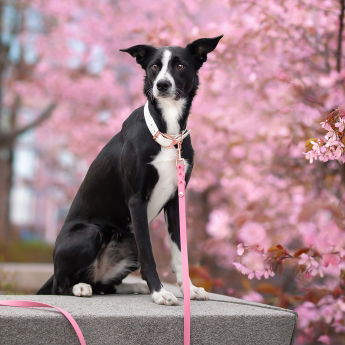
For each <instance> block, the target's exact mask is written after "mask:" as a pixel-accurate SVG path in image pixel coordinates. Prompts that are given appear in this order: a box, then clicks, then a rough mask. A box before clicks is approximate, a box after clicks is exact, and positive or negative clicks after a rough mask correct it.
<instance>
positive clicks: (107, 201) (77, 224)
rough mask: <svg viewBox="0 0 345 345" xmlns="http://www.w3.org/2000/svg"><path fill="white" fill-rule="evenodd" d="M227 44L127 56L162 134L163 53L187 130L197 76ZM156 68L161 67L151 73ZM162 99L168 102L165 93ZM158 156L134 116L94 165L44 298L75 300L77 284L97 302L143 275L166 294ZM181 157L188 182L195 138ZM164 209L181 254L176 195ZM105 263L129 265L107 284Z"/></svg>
mask: <svg viewBox="0 0 345 345" xmlns="http://www.w3.org/2000/svg"><path fill="white" fill-rule="evenodd" d="M221 37H222V36H219V37H215V38H211V39H199V40H197V41H194V42H192V43H191V44H189V45H187V47H186V48H181V47H163V48H154V47H152V46H147V45H137V46H134V47H131V48H128V49H125V50H123V51H125V52H127V53H129V54H130V55H132V56H133V57H135V58H136V60H137V62H138V63H139V64H140V65H141V67H142V68H143V69H144V70H145V72H146V75H145V83H144V93H145V95H146V96H147V97H148V101H149V109H150V113H151V115H152V117H153V118H154V120H155V122H156V124H157V126H158V128H159V130H160V131H161V132H163V133H165V132H166V130H167V124H166V123H165V121H164V119H163V117H162V113H161V110H160V108H159V107H158V106H157V100H156V98H155V97H153V95H152V86H153V82H154V80H155V78H156V76H157V74H158V73H159V68H160V67H161V56H162V52H163V51H164V49H169V50H170V51H171V53H172V59H171V62H170V65H169V72H170V73H171V76H172V77H173V78H174V81H175V83H176V87H177V90H178V92H177V93H176V95H175V99H176V100H177V99H179V98H184V99H186V106H185V107H184V111H183V114H182V116H181V118H180V120H179V125H180V129H181V130H183V129H185V128H186V124H187V119H188V115H189V111H190V108H191V104H192V100H193V98H194V96H195V94H196V91H197V88H198V83H199V81H198V70H199V68H200V67H201V66H202V64H203V63H204V62H205V61H206V59H207V54H208V53H209V52H211V51H212V50H213V49H214V48H215V47H216V46H217V44H218V41H219V40H220V38H221ZM153 64H155V65H156V67H154V68H152V66H153ZM177 64H183V65H184V68H183V69H182V70H178V69H177V68H175V66H176V65H177ZM157 66H158V69H157ZM161 94H162V97H164V96H165V95H164V92H162V93H161ZM160 150H161V147H160V145H159V144H158V143H156V142H155V141H154V140H153V139H152V136H151V134H150V132H149V130H148V128H147V126H146V124H145V120H144V116H143V107H140V108H138V109H136V110H135V111H134V112H133V113H132V114H131V115H130V116H129V117H128V118H127V120H126V121H125V122H124V123H123V126H122V129H121V131H120V132H119V133H118V134H116V135H115V136H114V137H113V138H112V139H111V140H110V141H109V142H108V144H107V145H106V146H105V147H104V148H103V149H102V150H101V152H100V153H99V154H98V156H97V157H96V159H95V160H94V161H93V163H92V164H91V166H90V168H89V170H88V172H87V174H86V176H85V178H84V180H83V182H82V184H81V186H80V188H79V190H78V192H77V194H76V196H75V198H74V200H73V203H72V205H71V208H70V210H69V213H68V215H67V218H66V220H65V223H64V225H63V227H62V229H61V232H60V233H59V235H58V237H57V240H56V244H55V249H54V275H53V276H52V277H51V278H50V279H49V280H48V281H47V282H46V283H45V284H44V286H42V288H41V289H40V290H39V291H38V294H71V293H72V288H73V286H74V285H75V284H78V283H79V282H83V283H87V284H90V285H91V286H92V290H93V293H96V294H97V293H114V292H116V289H115V287H114V286H115V285H118V284H120V283H121V281H122V279H123V278H125V277H126V276H127V275H128V273H130V272H132V271H134V270H136V269H138V268H139V267H141V274H142V277H143V279H145V280H146V282H147V284H148V287H149V289H150V292H151V293H153V292H154V291H159V290H160V289H161V282H160V279H159V277H158V274H157V271H156V265H155V261H154V257H153V255H152V248H151V242H150V236H149V226H148V216H147V205H148V202H149V200H150V195H151V192H152V191H153V188H154V186H155V184H156V183H157V181H158V178H159V176H158V171H157V170H156V169H155V167H154V166H153V165H152V164H150V163H151V162H152V160H153V159H154V157H155V156H157V154H158V153H159V152H160ZM182 152H183V157H184V158H185V159H186V160H187V162H188V163H189V168H188V170H187V171H186V181H187V182H188V180H189V179H190V176H191V171H192V167H193V148H192V144H191V139H190V136H187V137H186V138H185V140H184V141H183V145H182ZM162 208H164V212H165V214H166V218H167V221H168V230H169V234H170V236H171V239H172V241H173V242H174V243H176V244H177V246H178V248H180V235H179V216H178V196H177V191H176V192H175V193H174V194H173V196H172V198H171V199H170V200H168V201H167V202H166V204H165V205H162ZM105 256H107V258H106V260H107V262H108V265H110V266H111V265H116V264H117V263H118V262H119V261H120V260H122V259H128V263H127V265H126V267H123V268H122V270H121V272H117V273H116V275H114V276H112V277H108V278H109V279H106V280H104V281H103V282H102V281H101V278H102V277H98V278H97V277H95V269H96V268H95V263H96V262H98V263H100V262H101V261H102V260H105V258H104V257H105Z"/></svg>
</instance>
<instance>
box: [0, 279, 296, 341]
mask: <svg viewBox="0 0 345 345" xmlns="http://www.w3.org/2000/svg"><path fill="white" fill-rule="evenodd" d="M135 280H136V278H132V279H129V281H130V282H132V281H135ZM165 287H166V288H167V289H169V290H170V291H173V292H174V293H175V294H176V295H177V296H181V294H180V293H179V291H178V289H176V287H174V286H171V285H165ZM210 296H211V299H212V300H210V301H192V302H191V313H192V321H191V344H193V345H211V344H212V345H213V344H214V345H216V344H217V345H291V344H292V342H293V334H294V330H295V324H296V320H297V315H296V313H294V312H292V311H290V310H285V309H281V308H276V307H272V306H267V305H263V304H259V303H252V302H247V301H243V300H240V299H236V298H231V297H226V296H221V295H216V294H210ZM0 299H23V300H32V301H38V302H42V303H49V304H53V305H55V306H59V307H61V308H63V309H65V310H67V311H69V312H70V313H71V314H72V315H73V316H74V317H75V319H76V320H77V322H78V324H79V326H80V327H81V329H82V331H83V333H84V336H85V339H86V342H87V344H88V345H138V344H140V345H156V344H157V345H182V344H183V306H182V298H180V301H181V302H180V303H181V305H180V306H160V305H156V304H154V303H153V302H152V301H151V297H150V296H149V295H107V296H93V297H90V298H85V297H84V298H81V297H73V296H36V295H33V296H29V295H24V296H14V295H3V296H0ZM24 344H25V345H29V344H30V345H36V344H37V345H47V344H50V345H67V344H68V345H74V344H75V345H77V344H79V343H78V340H77V337H76V335H75V333H74V331H73V329H72V327H71V326H70V325H69V323H68V322H67V320H66V319H65V318H64V317H63V316H62V315H61V314H59V313H58V312H56V311H53V310H52V309H46V308H15V307H0V345H24Z"/></svg>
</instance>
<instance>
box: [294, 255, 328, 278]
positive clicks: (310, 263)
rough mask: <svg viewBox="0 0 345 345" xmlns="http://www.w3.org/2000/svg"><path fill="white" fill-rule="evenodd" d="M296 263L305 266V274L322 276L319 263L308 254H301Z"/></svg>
mask: <svg viewBox="0 0 345 345" xmlns="http://www.w3.org/2000/svg"><path fill="white" fill-rule="evenodd" d="M298 264H299V265H304V266H306V269H305V273H306V274H310V275H311V276H316V275H319V276H320V277H321V278H322V277H323V276H324V272H323V268H322V267H321V266H320V263H319V262H318V261H316V260H315V258H313V257H312V256H310V255H308V254H305V253H303V254H301V255H300V258H299V260H298Z"/></svg>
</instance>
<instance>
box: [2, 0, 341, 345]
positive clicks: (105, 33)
mask: <svg viewBox="0 0 345 345" xmlns="http://www.w3.org/2000/svg"><path fill="white" fill-rule="evenodd" d="M22 3H23V6H25V11H29V12H28V13H29V14H30V15H28V17H27V18H31V17H32V18H34V19H33V21H34V23H38V24H37V25H38V26H39V28H40V29H39V30H38V31H37V32H36V33H35V34H32V33H30V32H28V30H23V31H22V32H21V33H20V40H21V42H22V43H23V44H24V43H26V42H29V43H28V44H29V45H30V47H31V49H32V52H33V54H34V59H33V61H34V62H32V63H31V65H34V68H32V66H31V65H30V63H29V64H28V65H27V66H25V71H26V73H27V77H26V78H14V79H13V80H11V83H10V84H9V87H8V98H9V99H14V98H13V97H14V96H16V95H17V96H19V97H21V98H22V99H23V100H26V101H27V102H29V101H30V104H32V106H37V105H41V104H42V103H44V104H49V102H53V103H54V104H57V107H56V109H55V110H54V114H53V116H52V117H51V118H50V119H49V121H45V122H44V123H43V124H42V125H41V126H40V127H39V130H38V131H39V133H40V134H39V135H40V137H41V138H42V142H44V147H43V148H42V151H43V152H44V153H45V155H44V156H45V157H55V156H56V154H57V152H59V150H68V151H70V152H72V153H73V154H74V155H75V156H76V157H78V159H80V160H85V161H86V162H90V161H91V160H92V159H93V157H94V156H95V155H96V154H97V152H98V150H99V149H100V147H102V146H103V145H104V144H105V142H106V141H107V140H108V139H109V138H110V137H111V136H112V135H113V134H114V133H115V132H117V131H118V130H119V129H120V126H121V123H122V121H123V120H124V118H125V117H126V116H128V114H129V113H130V112H131V111H132V110H133V109H134V108H135V107H137V106H140V105H142V104H143V103H144V95H143V94H142V91H141V88H142V78H143V75H142V71H141V70H140V68H139V67H138V66H135V65H134V64H133V62H132V61H131V60H130V59H129V58H128V57H127V56H124V55H122V54H121V53H120V52H119V51H118V50H119V49H120V48H126V47H128V46H130V45H133V44H138V43H146V42H150V43H151V44H153V45H157V46H158V45H185V44H187V43H188V42H189V41H191V40H193V39H196V38H199V37H203V36H204V37H213V36H216V35H219V34H224V38H223V39H222V41H221V42H220V44H219V46H218V47H217V49H216V51H215V52H214V53H212V55H211V56H210V58H209V60H208V61H207V64H205V66H203V68H202V70H201V72H200V79H201V86H200V89H199V92H198V95H197V97H196V99H195V102H194V104H193V109H192V114H191V117H190V121H189V127H191V128H192V138H193V145H194V146H195V149H196V163H195V169H194V172H193V177H192V179H191V182H190V186H189V210H190V214H189V229H190V240H191V241H190V254H191V257H190V260H191V262H192V263H193V264H195V266H194V267H193V268H192V270H191V276H192V278H193V279H199V280H202V281H204V282H205V286H207V287H213V288H214V289H215V290H217V291H223V292H228V293H232V294H234V293H235V294H236V293H237V295H238V296H240V297H244V298H248V299H252V300H256V301H261V302H266V303H273V304H275V305H279V306H283V307H289V308H293V309H295V310H296V311H298V313H299V315H300V321H299V326H300V332H299V334H298V337H297V342H298V343H299V344H306V345H307V344H316V343H325V344H330V343H331V342H332V344H333V343H334V344H337V343H340V342H341V341H343V340H344V333H345V329H344V327H345V325H344V313H345V307H344V289H345V273H344V272H345V268H344V265H345V252H344V247H345V234H344V226H345V224H344V223H345V222H344V219H345V217H344V197H343V192H344V180H345V171H344V167H343V165H342V163H343V148H344V145H345V142H343V141H342V140H343V139H342V138H343V132H344V124H345V122H344V110H343V109H344V104H343V103H344V99H345V86H344V85H345V83H344V81H345V72H344V71H345V70H344V67H343V65H344V57H343V49H342V47H343V36H344V33H343V30H344V29H343V27H344V1H343V0H325V1H322V2H316V1H312V0H305V1H298V0H288V1H283V0H278V1H277V0H269V1H264V2H263V1H261V2H259V1H251V0H249V1H240V0H230V1H217V2H210V1H206V0H200V1H188V2H183V1H176V2H173V3H172V2H168V1H166V0H163V1H160V2H148V1H143V2H134V1H126V2H115V1H111V0H102V1H97V2H96V1H91V0H75V1H68V0H59V1H53V0H44V1H43V0H32V1H30V2H29V1H27V2H25V1H24V0H23V2H22ZM30 16H31V17H30ZM28 20H29V19H28ZM334 109H335V110H334ZM330 111H332V113H331V115H330V117H328V118H327V117H326V114H327V113H329V112H330ZM321 121H323V125H322V126H323V129H324V130H326V131H327V134H326V137H325V138H324V139H311V140H309V141H308V142H307V149H305V147H304V145H305V141H306V140H307V139H309V138H313V137H315V136H319V135H320V136H321V133H322V129H320V128H319V123H320V122H321ZM305 158H308V159H309V160H314V161H315V160H316V162H314V163H313V164H308V161H307V160H306V159H305ZM85 166H87V164H85ZM78 174H79V171H78ZM78 176H79V175H78ZM79 177H80V178H81V176H79ZM50 178H51V179H54V178H55V177H54V174H53V175H52V176H50ZM76 188H77V184H76V185H73V186H70V189H69V190H68V191H67V195H68V198H67V199H69V200H70V199H71V198H72V196H73V193H74V192H75V190H76ZM198 263H203V264H204V266H206V268H207V270H206V271H205V270H204V269H201V268H200V267H198V266H197V264H198ZM236 272H240V273H241V275H240V274H239V273H236ZM240 277H241V278H240ZM217 278H221V280H222V283H221V282H220V281H219V280H217ZM234 278H238V279H234ZM237 281H238V282H237ZM207 284H208V285H207ZM221 285H222V286H223V287H222V286H221Z"/></svg>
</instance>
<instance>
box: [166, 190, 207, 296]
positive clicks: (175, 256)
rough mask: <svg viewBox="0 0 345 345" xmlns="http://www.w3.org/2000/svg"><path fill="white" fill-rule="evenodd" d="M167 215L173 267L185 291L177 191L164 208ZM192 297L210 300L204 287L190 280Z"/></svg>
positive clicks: (179, 284) (178, 281) (178, 282)
mask: <svg viewBox="0 0 345 345" xmlns="http://www.w3.org/2000/svg"><path fill="white" fill-rule="evenodd" d="M164 211H165V217H166V221H167V223H168V224H167V225H168V230H169V235H170V244H171V268H172V271H173V272H174V273H175V275H176V280H177V284H178V286H179V287H180V290H181V292H182V293H183V288H182V260H181V242H180V219H179V209H178V196H177V193H176V195H175V196H174V198H173V199H171V200H170V201H169V202H168V204H167V205H166V206H165V208H164ZM189 287H190V298H191V299H196V300H208V299H209V297H208V294H207V292H206V291H205V289H204V288H201V287H196V286H194V285H193V283H192V281H191V280H189Z"/></svg>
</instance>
